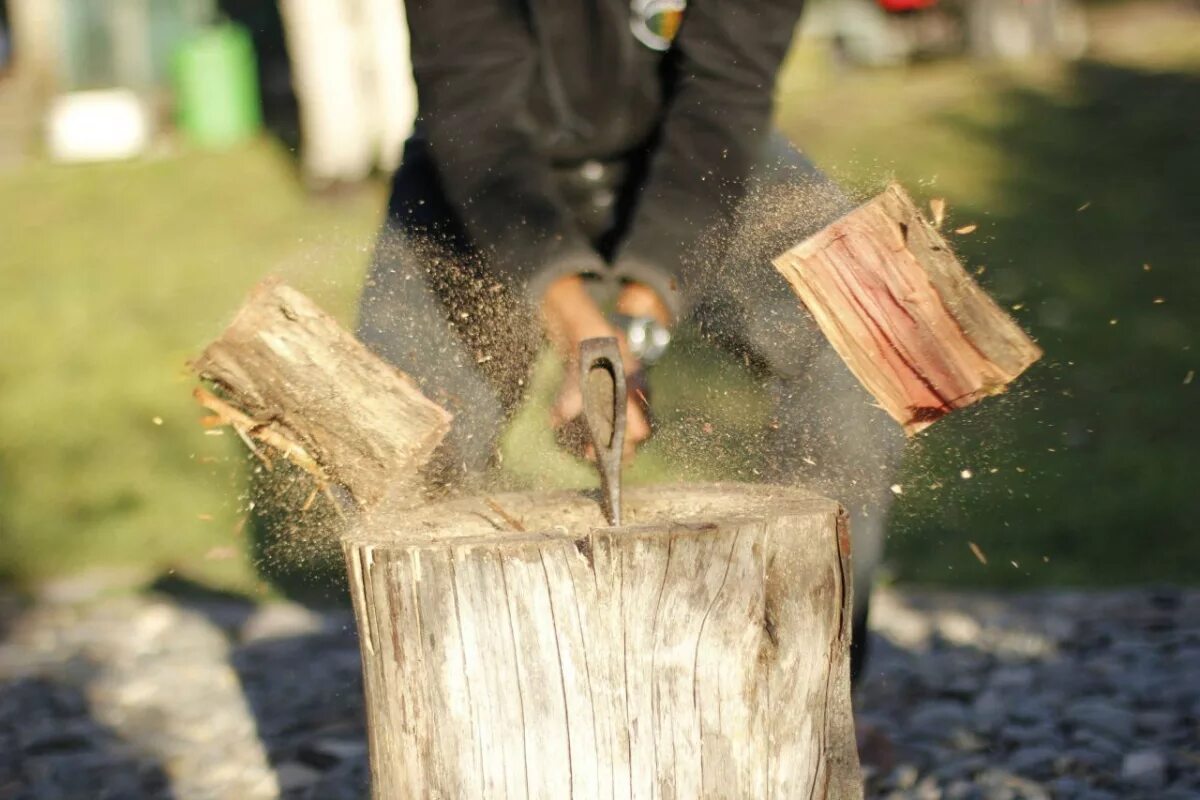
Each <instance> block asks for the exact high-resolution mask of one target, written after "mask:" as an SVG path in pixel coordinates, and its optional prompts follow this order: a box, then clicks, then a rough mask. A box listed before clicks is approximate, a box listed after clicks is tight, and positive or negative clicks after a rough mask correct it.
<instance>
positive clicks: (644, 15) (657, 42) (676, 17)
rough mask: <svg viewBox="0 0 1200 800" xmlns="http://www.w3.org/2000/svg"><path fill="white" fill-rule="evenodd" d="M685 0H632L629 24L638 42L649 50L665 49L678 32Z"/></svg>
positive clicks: (685, 5)
mask: <svg viewBox="0 0 1200 800" xmlns="http://www.w3.org/2000/svg"><path fill="white" fill-rule="evenodd" d="M686 7H687V0H633V2H632V3H631V4H630V10H631V11H632V12H633V15H632V17H631V18H630V20H629V26H630V27H631V28H632V29H633V35H634V36H635V37H636V38H637V40H638V41H639V42H641V43H642V44H644V45H646V47H649V48H650V49H651V50H667V49H668V48H670V47H671V42H672V41H673V40H674V39H675V34H677V33H679V25H680V23H682V22H683V9H684V8H686Z"/></svg>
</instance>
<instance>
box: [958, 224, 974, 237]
mask: <svg viewBox="0 0 1200 800" xmlns="http://www.w3.org/2000/svg"><path fill="white" fill-rule="evenodd" d="M978 229H979V226H978V225H976V224H975V223H974V222H972V223H971V224H970V225H963V226H962V227H961V228H955V229H954V232H955V233H957V234H961V235H963V236H965V235H967V234H968V233H974V232H975V231H976V230H978Z"/></svg>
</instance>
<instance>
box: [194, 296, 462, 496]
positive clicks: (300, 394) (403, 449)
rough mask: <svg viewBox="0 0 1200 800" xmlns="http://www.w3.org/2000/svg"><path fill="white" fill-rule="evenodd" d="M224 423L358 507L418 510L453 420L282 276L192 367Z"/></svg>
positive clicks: (202, 397) (203, 398) (208, 401)
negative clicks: (425, 474) (214, 389)
mask: <svg viewBox="0 0 1200 800" xmlns="http://www.w3.org/2000/svg"><path fill="white" fill-rule="evenodd" d="M192 367H193V368H194V369H195V370H196V372H198V373H199V374H200V376H201V377H202V378H206V379H208V380H211V381H212V382H213V383H215V384H216V385H217V386H218V387H220V389H221V390H223V395H224V397H223V398H216V397H214V396H213V395H209V394H207V393H205V392H203V391H202V390H200V391H199V392H198V394H197V396H198V397H199V398H200V400H201V402H202V403H204V404H205V405H207V406H208V407H209V408H211V409H213V410H214V411H215V412H216V413H217V416H218V418H219V421H221V422H225V423H228V424H231V425H233V426H234V428H235V429H236V430H238V432H239V433H240V434H241V435H242V436H243V437H244V438H246V440H247V442H249V441H250V439H251V438H255V439H258V440H259V441H262V442H265V443H267V444H269V445H271V446H273V447H275V448H276V449H278V450H281V451H283V452H284V454H285V455H286V456H288V457H290V458H291V459H292V460H294V461H296V462H297V463H298V464H300V465H301V466H303V467H305V468H306V469H308V470H309V471H317V472H319V475H318V477H320V478H322V479H326V480H329V481H332V482H334V483H336V484H338V485H340V486H341V487H343V488H344V489H345V490H346V491H347V492H348V493H349V495H350V496H351V497H352V498H353V501H354V504H355V505H356V506H358V507H359V508H360V509H368V508H371V507H375V506H378V505H380V504H382V503H384V502H385V501H387V502H388V503H396V504H398V505H413V504H415V503H416V502H417V500H418V498H419V497H420V492H421V469H422V468H423V467H424V466H425V464H426V463H427V462H428V461H429V459H430V457H431V456H432V454H433V451H434V450H435V449H436V447H437V446H438V444H439V443H440V442H441V440H442V438H443V437H444V436H445V435H446V432H447V431H448V430H449V427H450V419H451V417H450V414H449V413H448V412H447V411H445V410H444V409H442V408H441V407H440V406H438V405H437V404H435V403H433V402H432V401H430V400H429V399H427V398H426V397H425V396H424V395H423V394H421V391H420V390H419V389H418V388H417V386H416V384H415V383H413V382H412V381H411V380H410V379H409V378H408V377H407V376H406V375H404V373H402V372H400V371H399V370H397V369H395V368H394V367H392V366H391V365H390V364H387V363H386V362H384V361H383V360H382V359H380V358H378V357H377V356H375V355H374V354H373V353H371V352H370V351H369V350H368V349H367V348H366V347H365V346H364V345H363V344H362V343H360V342H359V341H358V340H357V339H355V338H354V337H353V336H352V335H351V334H350V333H349V332H348V331H346V330H345V329H343V328H342V327H341V326H340V325H339V324H338V323H337V321H336V320H334V319H333V317H331V316H329V315H328V314H326V313H325V312H324V311H322V310H321V309H320V308H318V307H317V306H316V305H315V304H314V303H313V302H312V301H311V300H309V299H308V298H307V297H305V296H304V295H303V294H301V293H300V292H298V291H296V290H295V289H292V288H291V287H289V286H286V285H285V284H283V283H282V282H281V281H279V280H277V279H267V280H265V281H263V282H262V283H260V284H259V285H258V286H257V287H256V288H255V289H254V291H253V293H252V294H251V296H250V298H249V299H248V300H247V301H246V303H245V305H244V306H243V307H242V309H241V310H240V311H239V312H238V314H237V316H236V317H235V318H234V320H233V322H232V323H230V325H229V327H228V328H227V329H226V330H225V331H224V333H222V334H221V335H220V336H219V337H218V338H217V339H216V340H215V341H213V343H212V344H210V345H209V346H208V347H207V348H205V350H204V352H203V353H202V354H201V355H200V356H199V357H198V358H197V359H196V360H195V361H194V362H193V363H192Z"/></svg>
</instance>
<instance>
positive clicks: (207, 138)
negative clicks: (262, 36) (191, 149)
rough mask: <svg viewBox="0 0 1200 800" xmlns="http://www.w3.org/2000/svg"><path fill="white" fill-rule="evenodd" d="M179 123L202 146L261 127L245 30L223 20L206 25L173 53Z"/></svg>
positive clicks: (249, 134) (254, 70)
mask: <svg viewBox="0 0 1200 800" xmlns="http://www.w3.org/2000/svg"><path fill="white" fill-rule="evenodd" d="M175 103H176V110H177V115H178V121H179V127H180V129H181V130H183V132H184V133H185V134H186V135H187V137H188V138H189V139H190V140H191V141H192V142H193V143H195V144H196V145H198V146H200V147H212V148H221V147H228V146H230V145H233V144H237V143H238V142H241V141H243V140H245V139H248V138H250V137H252V136H254V135H255V134H256V133H257V132H258V130H259V128H260V127H261V126H262V104H261V102H260V100H259V96H258V73H257V67H256V62H255V58H254V44H253V42H252V41H251V39H250V34H249V32H247V31H246V29H245V28H242V27H240V26H238V25H232V24H225V25H219V26H216V27H212V28H208V29H205V30H204V31H201V32H200V33H199V34H198V35H196V36H194V37H192V38H190V39H188V40H187V41H185V42H184V43H183V44H181V45H180V47H179V50H178V51H177V52H176V54H175Z"/></svg>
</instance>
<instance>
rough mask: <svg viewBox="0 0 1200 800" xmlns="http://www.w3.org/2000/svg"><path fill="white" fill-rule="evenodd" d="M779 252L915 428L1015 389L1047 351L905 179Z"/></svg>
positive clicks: (835, 338)
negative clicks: (968, 266) (977, 273)
mask: <svg viewBox="0 0 1200 800" xmlns="http://www.w3.org/2000/svg"><path fill="white" fill-rule="evenodd" d="M774 263H775V268H776V269H777V270H778V271H779V272H780V274H782V275H783V276H784V277H785V278H786V279H787V281H788V283H789V284H791V286H792V289H793V291H794V292H795V293H796V295H797V296H798V297H799V298H800V300H801V302H803V303H804V305H805V306H806V307H807V308H808V310H809V312H810V313H811V314H812V315H813V318H814V319H815V320H816V322H817V324H818V325H819V326H820V327H821V330H822V331H823V332H824V334H825V336H826V337H827V338H828V339H829V341H830V343H831V344H832V345H833V348H834V349H835V350H836V351H837V352H838V355H840V356H841V357H842V359H843V360H844V361H845V362H846V365H847V366H848V367H849V368H850V370H851V371H852V372H853V373H854V375H855V376H856V377H857V378H858V379H859V381H861V382H862V384H863V386H865V387H866V388H867V390H868V391H870V392H871V394H872V395H874V397H875V399H876V400H878V401H879V404H880V405H881V406H882V407H883V408H884V409H885V410H886V411H887V412H888V413H889V414H891V416H892V417H893V418H894V419H895V420H896V421H897V422H899V423H900V424H901V425H902V426H904V430H905V432H906V433H908V434H910V435H912V434H915V433H917V432H919V431H921V430H923V429H924V428H926V427H928V426H929V425H931V424H933V423H934V422H935V421H936V420H938V419H940V418H941V417H943V416H945V415H946V414H948V413H950V412H951V411H953V410H955V409H958V408H964V407H966V406H969V405H971V404H972V403H974V402H976V401H978V400H980V399H982V398H984V397H987V396H989V395H993V394H998V393H1000V392H1003V391H1004V390H1005V388H1006V387H1007V386H1008V384H1009V383H1011V382H1012V381H1014V380H1016V378H1017V377H1018V376H1019V375H1020V374H1021V373H1022V372H1024V371H1025V370H1026V369H1027V368H1028V367H1029V366H1030V365H1031V364H1033V363H1034V362H1035V361H1037V360H1038V359H1039V358H1040V357H1041V355H1042V351H1041V349H1040V348H1039V347H1038V346H1037V345H1036V344H1034V343H1033V341H1032V340H1031V339H1030V338H1029V337H1028V336H1027V335H1026V334H1025V332H1024V331H1022V330H1021V328H1020V327H1018V326H1017V324H1016V323H1015V322H1014V321H1013V320H1012V319H1011V318H1010V317H1009V316H1008V314H1006V313H1005V312H1004V311H1003V310H1002V309H1001V308H1000V307H999V306H998V305H996V303H995V302H993V301H992V299H991V298H990V297H988V295H987V294H986V293H985V292H984V291H983V290H982V289H981V288H980V287H979V286H978V284H976V283H975V281H974V280H972V279H971V277H970V276H969V275H968V274H967V273H966V271H965V270H963V268H962V265H961V264H960V263H959V261H958V259H957V258H956V257H955V256H954V253H953V252H952V251H951V249H950V246H949V245H948V244H947V243H946V241H945V240H944V239H943V238H942V237H941V235H940V234H938V232H937V231H936V230H934V229H933V227H932V226H930V225H929V223H927V222H926V221H925V220H924V218H923V217H922V216H921V213H920V212H919V211H918V210H917V207H916V206H915V205H914V204H913V202H912V200H911V198H909V196H908V195H907V194H906V193H905V191H904V190H903V189H902V188H901V187H900V186H898V185H896V184H892V185H891V186H889V187H888V188H887V190H885V191H884V192H883V193H882V194H880V195H879V196H878V197H876V198H874V199H873V200H871V201H869V202H867V203H865V204H864V205H862V206H860V207H859V208H857V209H855V210H854V211H852V212H850V213H849V214H847V215H846V216H844V217H842V218H841V219H839V220H837V221H835V222H833V223H832V224H830V225H829V226H828V227H826V228H825V229H823V230H821V231H820V232H818V233H816V234H814V235H813V236H811V237H810V238H808V239H806V240H805V241H804V242H802V243H801V244H799V245H797V246H796V247H794V248H792V249H791V250H788V251H787V252H786V253H783V254H782V255H780V256H779V257H778V258H777V259H775V262H774Z"/></svg>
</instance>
